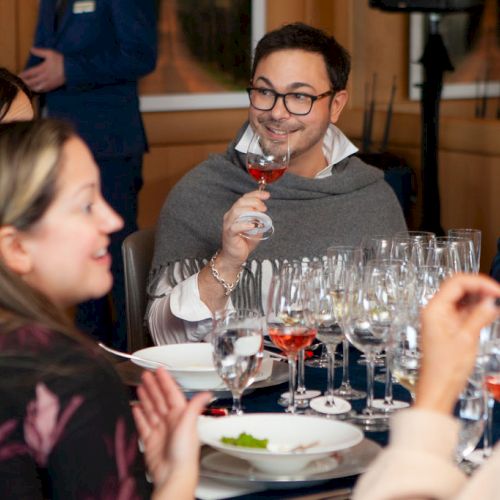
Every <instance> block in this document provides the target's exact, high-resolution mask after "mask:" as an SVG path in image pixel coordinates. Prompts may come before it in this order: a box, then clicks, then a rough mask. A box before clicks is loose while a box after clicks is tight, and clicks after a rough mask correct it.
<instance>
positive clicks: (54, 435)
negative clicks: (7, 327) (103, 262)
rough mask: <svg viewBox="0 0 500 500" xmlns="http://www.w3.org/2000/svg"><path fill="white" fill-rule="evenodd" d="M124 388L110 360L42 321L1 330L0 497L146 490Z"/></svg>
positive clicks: (139, 494) (128, 497)
mask: <svg viewBox="0 0 500 500" xmlns="http://www.w3.org/2000/svg"><path fill="white" fill-rule="evenodd" d="M150 493H151V488H150V486H149V484H148V483H147V481H146V478H145V468H144V463H143V458H142V455H141V453H140V452H139V449H138V446H137V433H136V430H135V427H134V423H133V420H132V416H131V412H130V408H129V404H128V400H127V396H126V393H125V390H124V388H123V386H122V384H121V382H120V380H119V378H118V376H117V375H116V373H115V371H114V370H113V368H112V367H111V366H110V365H109V363H108V362H107V361H106V360H105V359H103V358H101V356H99V355H97V354H94V353H93V352H92V351H91V350H90V349H88V348H87V347H84V346H82V345H80V344H79V343H77V342H76V341H75V340H73V339H71V338H69V337H67V336H65V335H62V334H60V333H56V332H52V331H48V330H46V329H43V328H41V327H37V326H30V327H23V328H22V329H19V330H18V331H16V332H15V333H9V334H5V333H2V332H0V498H1V499H10V498H12V499H16V500H21V499H30V500H32V499H37V498H54V499H56V498H57V499H64V500H66V499H81V500H90V499H102V500H110V499H120V500H132V499H139V498H148V497H149V495H150Z"/></svg>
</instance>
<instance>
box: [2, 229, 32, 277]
mask: <svg viewBox="0 0 500 500" xmlns="http://www.w3.org/2000/svg"><path fill="white" fill-rule="evenodd" d="M0 258H1V259H2V260H3V262H4V263H5V264H6V265H7V267H8V268H9V269H10V270H11V271H13V272H14V273H16V274H19V275H24V274H27V273H29V272H30V271H31V267H32V265H31V256H30V254H29V253H28V252H26V251H25V248H24V246H23V242H22V237H21V234H20V233H19V231H18V230H17V229H16V228H15V227H14V226H2V227H0Z"/></svg>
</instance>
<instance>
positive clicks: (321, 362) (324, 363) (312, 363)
mask: <svg viewBox="0 0 500 500" xmlns="http://www.w3.org/2000/svg"><path fill="white" fill-rule="evenodd" d="M304 364H305V365H306V366H309V367H311V368H328V358H327V357H326V358H323V357H321V358H313V359H306V360H305V361H304ZM334 366H335V368H340V367H341V366H342V361H337V360H335V365H334Z"/></svg>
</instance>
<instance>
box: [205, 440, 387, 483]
mask: <svg viewBox="0 0 500 500" xmlns="http://www.w3.org/2000/svg"><path fill="white" fill-rule="evenodd" d="M381 449H382V448H381V446H380V445H378V444H377V443H375V442H374V441H372V440H370V439H366V438H365V439H363V441H361V443H359V444H358V445H356V446H354V447H352V448H348V449H346V450H342V451H339V452H335V453H333V454H332V455H331V456H330V457H327V458H323V459H320V460H316V461H314V462H312V463H311V464H309V465H308V466H307V467H306V468H305V469H303V470H302V471H300V472H296V473H294V474H293V475H273V474H269V473H266V472H261V471H259V470H257V469H255V468H254V467H252V466H251V465H250V464H249V462H247V461H246V460H242V459H239V458H236V457H231V456H229V455H227V454H226V453H222V452H220V451H215V450H213V448H210V447H208V446H205V447H203V449H202V458H201V463H200V475H201V476H203V477H207V478H211V479H217V480H220V481H224V482H227V483H233V484H253V485H260V486H264V487H266V488H272V489H280V488H302V487H305V486H312V485H313V484H319V483H324V482H327V481H330V480H331V479H336V478H341V477H348V476H355V475H358V474H361V473H362V472H364V471H365V470H366V469H367V468H368V466H369V465H370V463H371V462H372V460H373V459H374V458H375V457H376V456H377V454H378V453H379V452H380V450H381Z"/></svg>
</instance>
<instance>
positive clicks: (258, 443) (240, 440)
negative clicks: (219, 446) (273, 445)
mask: <svg viewBox="0 0 500 500" xmlns="http://www.w3.org/2000/svg"><path fill="white" fill-rule="evenodd" d="M220 440H221V441H222V442H223V443H224V444H231V445H233V446H244V447H246V448H264V449H265V448H267V444H268V443H269V439H257V438H256V437H253V436H252V435H251V434H247V433H246V432H242V433H241V434H240V435H239V436H238V437H237V438H233V437H226V436H222V437H221V438H220Z"/></svg>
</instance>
